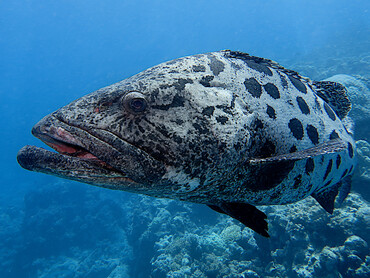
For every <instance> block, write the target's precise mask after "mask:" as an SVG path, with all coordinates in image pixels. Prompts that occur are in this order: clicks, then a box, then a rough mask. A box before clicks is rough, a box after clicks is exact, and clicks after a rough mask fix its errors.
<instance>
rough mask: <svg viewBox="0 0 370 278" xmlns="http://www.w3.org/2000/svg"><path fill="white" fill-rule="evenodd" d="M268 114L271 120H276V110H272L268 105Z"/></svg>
mask: <svg viewBox="0 0 370 278" xmlns="http://www.w3.org/2000/svg"><path fill="white" fill-rule="evenodd" d="M266 113H267V115H269V117H270V118H271V119H276V113H275V109H274V108H272V107H271V106H270V105H267V109H266Z"/></svg>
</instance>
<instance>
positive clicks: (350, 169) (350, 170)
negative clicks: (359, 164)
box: [348, 165, 353, 173]
mask: <svg viewBox="0 0 370 278" xmlns="http://www.w3.org/2000/svg"><path fill="white" fill-rule="evenodd" d="M352 170H353V165H352V166H351V168H349V171H348V173H351V172H352Z"/></svg>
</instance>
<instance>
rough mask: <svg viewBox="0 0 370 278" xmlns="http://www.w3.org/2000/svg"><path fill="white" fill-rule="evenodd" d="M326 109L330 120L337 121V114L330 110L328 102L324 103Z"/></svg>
mask: <svg viewBox="0 0 370 278" xmlns="http://www.w3.org/2000/svg"><path fill="white" fill-rule="evenodd" d="M324 109H325V111H326V114H328V116H329V118H330V119H332V120H333V121H335V119H336V117H335V113H334V112H333V110H332V109H331V108H330V106H329V105H328V104H327V103H326V102H324Z"/></svg>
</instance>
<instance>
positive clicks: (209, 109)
mask: <svg viewBox="0 0 370 278" xmlns="http://www.w3.org/2000/svg"><path fill="white" fill-rule="evenodd" d="M214 111H215V107H214V106H207V107H206V108H204V109H203V111H202V114H203V115H205V116H208V117H210V116H212V115H213V112H214Z"/></svg>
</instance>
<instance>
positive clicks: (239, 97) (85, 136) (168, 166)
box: [17, 50, 355, 237]
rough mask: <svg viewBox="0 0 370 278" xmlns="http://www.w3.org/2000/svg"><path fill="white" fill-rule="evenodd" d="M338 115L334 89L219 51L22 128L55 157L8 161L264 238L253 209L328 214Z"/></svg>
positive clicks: (339, 169) (340, 155) (342, 155)
mask: <svg viewBox="0 0 370 278" xmlns="http://www.w3.org/2000/svg"><path fill="white" fill-rule="evenodd" d="M350 108H351V103H350V101H349V99H348V97H347V95H346V89H345V88H344V87H343V86H342V85H340V84H338V83H335V82H328V81H325V82H320V81H315V82H313V81H311V80H310V79H308V78H306V77H302V76H301V75H299V74H298V73H297V72H295V71H292V70H288V69H285V68H284V67H282V66H280V65H279V64H277V63H276V62H273V61H271V60H268V59H264V58H260V57H255V56H251V55H249V54H246V53H242V52H237V51H230V50H224V51H219V52H212V53H206V54H199V55H194V56H188V57H184V58H179V59H176V60H173V61H169V62H166V63H163V64H160V65H157V66H154V67H152V68H150V69H148V70H145V71H143V72H141V73H138V74H137V75H134V76H132V77H130V78H128V79H125V80H123V81H121V82H118V83H116V84H113V85H111V86H108V87H105V88H102V89H100V90H98V91H96V92H93V93H91V94H89V95H86V96H84V97H82V98H80V99H78V100H76V101H74V102H72V103H71V104H69V105H66V106H64V107H62V108H60V109H59V110H57V111H55V112H54V113H52V114H50V115H49V116H46V117H45V118H43V119H42V120H41V121H40V122H39V123H37V124H36V125H35V127H34V128H33V134H34V135H35V136H36V137H38V138H39V139H41V140H43V141H45V142H46V143H49V145H50V146H52V147H53V148H54V149H55V150H56V151H58V152H60V154H57V153H54V152H50V151H46V150H42V149H40V148H36V147H33V146H26V147H24V148H22V149H21V150H20V151H19V153H18V157H17V158H18V161H19V163H20V165H21V166H22V167H24V168H26V169H28V170H32V171H38V172H43V173H47V174H52V175H56V176H59V177H62V178H67V179H72V180H77V181H81V182H85V183H89V184H93V185H96V186H101V187H106V188H110V189H116V190H124V191H130V192H136V193H141V194H146V195H149V196H154V197H164V198H173V199H178V200H183V201H190V202H196V203H202V204H206V205H208V206H209V207H210V208H212V209H213V210H215V211H217V212H219V213H224V214H227V215H229V216H231V217H233V218H235V219H237V220H239V221H240V222H242V223H243V224H244V225H246V226H247V227H249V228H251V229H253V230H254V231H256V232H257V233H259V234H261V235H263V236H266V237H267V236H268V233H267V230H268V227H267V222H266V217H267V216H266V215H265V214H264V213H263V212H261V211H259V210H258V209H257V208H256V207H255V206H256V205H272V204H287V203H294V202H297V201H299V200H301V199H304V198H306V197H308V196H310V195H311V196H313V197H314V198H315V199H316V200H317V201H318V202H319V204H320V205H321V206H322V207H323V208H324V209H325V210H326V211H328V212H330V213H332V211H333V208H334V200H335V198H336V196H337V195H338V192H340V197H339V199H340V200H341V201H343V200H344V198H345V197H346V195H347V194H348V192H349V189H350V177H351V175H352V173H353V170H354V165H355V144H354V140H353V138H352V134H350V133H349V132H348V131H347V129H346V127H345V125H344V124H343V122H342V119H345V118H346V116H347V114H348V112H349V110H350ZM56 130H57V131H58V133H55V131H56ZM67 135H68V136H67ZM63 150H68V152H65V153H63ZM79 154H83V155H79Z"/></svg>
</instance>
